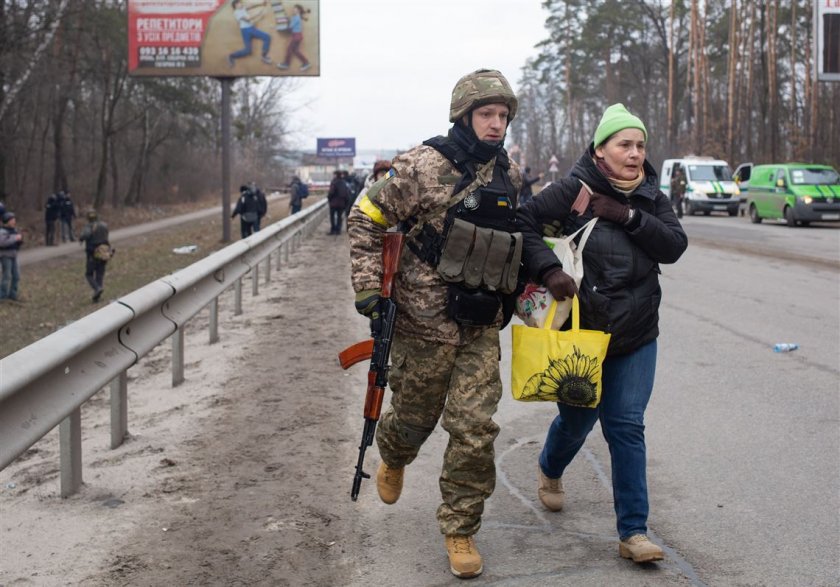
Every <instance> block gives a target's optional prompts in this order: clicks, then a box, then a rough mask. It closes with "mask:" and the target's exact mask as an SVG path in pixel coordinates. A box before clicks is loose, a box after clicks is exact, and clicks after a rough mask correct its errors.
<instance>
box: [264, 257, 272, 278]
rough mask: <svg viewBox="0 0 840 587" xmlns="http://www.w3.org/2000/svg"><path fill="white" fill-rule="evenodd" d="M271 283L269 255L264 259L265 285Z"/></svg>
mask: <svg viewBox="0 0 840 587" xmlns="http://www.w3.org/2000/svg"><path fill="white" fill-rule="evenodd" d="M270 282H271V253H269V255H268V257H266V258H265V283H266V284H268V283H270Z"/></svg>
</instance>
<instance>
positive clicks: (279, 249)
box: [277, 243, 284, 271]
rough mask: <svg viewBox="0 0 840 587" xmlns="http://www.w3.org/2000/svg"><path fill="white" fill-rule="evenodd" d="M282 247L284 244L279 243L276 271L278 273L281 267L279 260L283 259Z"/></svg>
mask: <svg viewBox="0 0 840 587" xmlns="http://www.w3.org/2000/svg"><path fill="white" fill-rule="evenodd" d="M283 246H284V243H280V246H279V247H277V271H280V267H281V265H282V263H281V262H280V260H281V259H282V258H283Z"/></svg>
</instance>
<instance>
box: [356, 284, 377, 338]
mask: <svg viewBox="0 0 840 587" xmlns="http://www.w3.org/2000/svg"><path fill="white" fill-rule="evenodd" d="M380 301H381V298H380V291H379V290H378V289H364V290H362V291H360V292H359V293H357V294H356V311H357V312H358V313H359V314H361V315H362V316H366V317H368V318H370V331H371V333H372V334H374V335H376V334H378V333H379V330H380V329H381V328H382V320H381V318H382V313H381V311H380V310H381V308H380Z"/></svg>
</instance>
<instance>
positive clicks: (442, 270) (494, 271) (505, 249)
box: [437, 218, 522, 294]
mask: <svg viewBox="0 0 840 587" xmlns="http://www.w3.org/2000/svg"><path fill="white" fill-rule="evenodd" d="M447 224H448V227H447V228H448V230H447V232H446V236H445V238H444V240H443V246H442V250H441V252H440V259H439V260H438V263H437V270H438V273H439V274H440V276H441V277H442V278H443V280H444V281H446V282H447V283H462V284H463V285H464V287H465V288H467V289H478V288H481V289H485V290H489V291H490V292H497V291H498V292H501V293H505V294H509V293H513V292H514V291H515V290H516V281H517V277H518V276H519V265H520V262H521V260H522V233H520V232H513V233H511V232H505V231H502V230H496V229H493V228H486V227H481V226H476V225H475V224H472V223H471V222H467V221H465V220H462V219H460V218H454V219H452V222H451V223H447Z"/></svg>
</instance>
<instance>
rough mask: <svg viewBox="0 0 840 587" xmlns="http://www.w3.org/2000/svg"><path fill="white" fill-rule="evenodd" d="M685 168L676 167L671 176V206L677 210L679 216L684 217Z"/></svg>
mask: <svg viewBox="0 0 840 587" xmlns="http://www.w3.org/2000/svg"><path fill="white" fill-rule="evenodd" d="M685 186H686V181H685V170H683V168H682V166H680V167H677V168H676V169H674V173H673V175H672V176H671V206H672V207H673V208H674V210H676V212H677V218H682V217H683V198H685Z"/></svg>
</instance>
